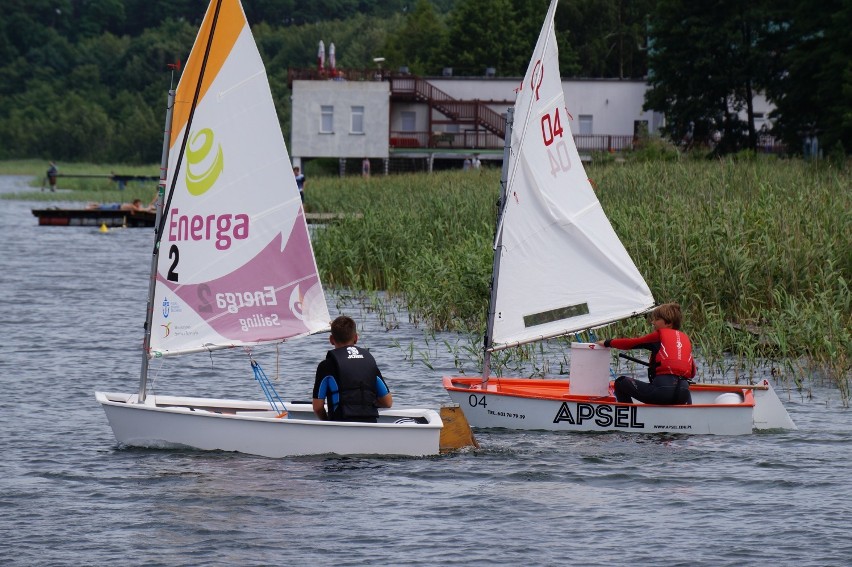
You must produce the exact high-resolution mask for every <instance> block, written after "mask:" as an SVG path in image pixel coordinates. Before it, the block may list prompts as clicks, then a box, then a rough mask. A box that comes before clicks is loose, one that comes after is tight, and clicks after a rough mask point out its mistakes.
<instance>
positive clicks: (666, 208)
mask: <svg viewBox="0 0 852 567" xmlns="http://www.w3.org/2000/svg"><path fill="white" fill-rule="evenodd" d="M588 173H589V176H590V178H592V179H593V181H594V183H595V185H596V187H597V189H598V195H599V198H600V200H601V203H602V205H603V207H604V209H605V211H606V212H607V215H608V216H609V218H610V220H611V222H612V224H613V227H614V228H615V230H616V232H617V233H618V234H619V236H620V237H621V239H622V241H623V242H624V244H625V246H626V248H627V250H628V252H629V253H630V255H631V257H632V258H633V259H634V261H635V262H636V264H637V267H638V268H639V270H640V271H641V272H642V274H643V275H644V276H645V279H646V281H647V282H648V284H649V286H650V287H651V290H652V291H653V293H654V297H655V298H656V299H657V301H659V302H664V301H677V302H679V303H680V304H681V306H682V307H683V309H684V314H685V328H686V330H687V331H688V332H689V333H690V335H691V336H692V337H693V340H694V342H695V345H696V347H697V348H696V350H697V353H698V356H699V358H700V359H701V360H700V362H702V365H701V366H702V369H703V371H702V374H703V375H702V377H701V378H702V379H703V380H709V381H712V380H715V379H717V378H721V377H723V376H724V377H725V379H730V377H731V376H732V375H733V376H734V377H735V379H737V380H740V379H742V380H747V379H749V378H753V377H754V376H755V375H756V374H757V373H758V372H760V373H763V372H765V371H766V370H767V369H766V368H763V367H764V366H767V365H768V366H769V367H770V369H771V372H772V373H773V374H777V375H779V376H781V377H783V378H785V379H788V380H790V381H791V382H793V383H794V384H795V385H796V386H799V387H800V388H805V389H806V388H807V384H806V383H805V378H810V379H812V380H826V381H829V382H830V383H833V384H836V385H837V387H838V389H839V391H840V394H841V398H842V400H844V403H847V404H848V400H849V377H850V371H851V370H852V359H850V352H852V331H850V329H851V328H852V294H850V289H849V285H850V281H852V213H850V211H852V190H850V187H852V183H850V182H852V179H850V177H852V176H850V172H849V170H848V169H843V168H838V167H835V166H831V165H828V164H812V163H805V162H802V161H795V160H777V159H756V158H752V159H743V160H733V159H729V160H721V161H703V160H681V161H667V162H659V161H656V162H637V163H625V164H606V165H602V166H592V167H591V168H590V169H589V171H588ZM308 187H309V188H308V190H307V205H306V206H307V207H308V209H309V210H316V211H330V212H359V213H362V214H363V217H362V218H360V219H357V218H352V219H349V220H345V221H343V222H341V223H339V224H334V225H330V226H328V227H326V228H325V229H324V230H320V231H318V233H317V237H316V239H315V250H316V255H317V261H318V264H319V266H320V270H321V271H322V277H323V280H324V281H325V282H326V283H327V284H328V285H331V286H338V287H344V288H349V289H358V290H365V291H368V292H369V291H377V290H386V291H387V292H388V294H389V295H390V296H391V297H392V298H394V300H396V301H400V302H401V303H402V304H403V305H404V306H405V307H406V309H407V310H408V312H409V316H410V317H412V318H413V319H414V320H415V321H417V322H421V323H423V324H424V326H425V327H426V328H427V329H432V330H455V331H460V332H461V333H462V334H463V335H464V334H467V335H468V336H470V337H479V336H481V333H482V330H483V329H484V320H485V310H486V305H487V300H488V299H487V298H488V282H489V279H490V275H491V261H492V251H491V242H492V238H493V232H494V214H495V204H496V199H497V196H498V189H499V170H498V169H496V168H495V169H486V170H483V171H482V173H481V174H477V173H471V172H461V171H453V172H443V173H434V174H431V175H429V174H413V175H404V176H393V177H380V176H376V177H373V178H370V179H362V178H344V179H340V178H317V177H315V178H312V179H311V182H310V184H309V186H308ZM648 329H649V327H648V325H647V322H646V321H644V320H643V319H641V318H640V319H633V320H630V321H627V322H624V323H621V324H618V325H616V326H614V327H612V328H610V329H607V330H606V331H605V332H606V333H607V335H616V334H617V335H623V334H628V333H631V334H632V333H640V332H646V331H647V330H648ZM477 340H478V338H477ZM447 348H450V350H453V349H456V350H463V351H466V352H467V353H468V354H469V353H470V352H473V351H476V350H477V348H478V345H475V346H474V345H470V344H468V345H465V346H462V347H459V346H458V345H456V346H452V345H447ZM516 356H517V357H520V358H522V359H526V360H532V361H533V364H532V365H533V367H538V366H537V363H536V362H535V357H536V354H535V349H525V350H524V349H522V350H521V352H520V353H519V354H517V355H516ZM421 358H422V357H421ZM505 363H506V364H510V363H511V361H510V360H508V359H507V360H506V361H505ZM560 366H561V364H560ZM547 371H551V372H552V371H554V369H553V368H544V367H542V368H541V372H542V373H545V372H547Z"/></svg>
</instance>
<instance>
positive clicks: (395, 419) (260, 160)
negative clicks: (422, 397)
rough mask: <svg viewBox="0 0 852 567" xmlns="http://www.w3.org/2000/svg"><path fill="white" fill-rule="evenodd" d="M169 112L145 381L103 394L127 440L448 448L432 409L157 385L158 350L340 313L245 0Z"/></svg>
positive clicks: (322, 448)
mask: <svg viewBox="0 0 852 567" xmlns="http://www.w3.org/2000/svg"><path fill="white" fill-rule="evenodd" d="M169 110H170V112H169V116H168V117H167V121H166V132H165V136H164V138H165V139H164V149H163V174H162V179H161V182H160V199H159V204H158V215H157V226H158V230H157V232H156V236H155V246H154V254H153V259H152V266H151V274H152V276H151V282H150V290H149V298H148V312H147V320H146V327H145V329H146V334H145V341H144V351H143V357H142V373H141V380H140V387H139V391H138V393H110V392H96V394H95V395H96V399H97V401H98V402H100V404H101V406H102V407H103V409H104V411H105V412H106V415H107V418H108V420H109V423H110V425H111V427H112V430H113V432H114V434H115V438H116V440H117V441H118V443H119V444H120V445H125V446H144V447H173V446H186V447H193V448H198V449H208V450H217V449H218V450H223V451H239V452H243V453H250V454H255V455H263V456H267V457H284V456H291V455H309V454H324V453H336V454H341V455H343V454H367V455H369V454H382V455H434V454H437V453H438V452H439V448H440V435H441V432H442V429H443V425H444V424H443V421H442V419H441V416H440V415H439V413H438V412H436V411H435V410H431V409H388V410H380V417H379V420H378V423H375V424H372V423H343V422H333V421H320V420H318V419H317V418H315V417H314V413H313V410H312V407H311V404H310V402H307V403H296V402H294V403H284V402H283V401H281V400H280V398H278V396H277V394H274V396H272V395H269V394H267V398H268V401H253V400H231V399H210V398H192V397H176V396H161V395H154V394H153V393H151V394H150V395H149V393H148V392H147V381H148V366H149V358H159V357H171V356H179V355H183V354H187V353H193V352H205V351H212V350H216V349H225V348H232V347H251V346H255V345H262V344H270V343H272V344H274V343H280V342H283V341H290V340H293V339H298V338H300V337H305V336H307V335H310V334H313V333H318V332H322V331H326V330H328V329H329V319H330V317H329V313H328V308H327V306H326V300H325V295H324V293H323V288H322V284H321V282H320V279H319V275H318V273H317V266H316V261H315V259H314V255H313V249H312V248H311V243H310V238H309V234H308V230H307V225H306V223H305V217H304V212H303V210H302V206H301V200H300V198H299V192H298V189H297V187H296V182H295V178H294V175H293V173H292V167H291V163H290V157H289V155H288V153H287V148H286V146H285V143H284V138H283V135H282V133H281V129H280V126H279V124H278V117H277V115H276V112H275V107H274V105H273V100H272V95H271V91H270V88H269V83H268V80H267V77H266V70H265V68H264V65H263V62H262V60H261V58H260V54H259V52H258V50H257V46H256V44H255V41H254V38H253V36H252V34H251V31H250V29H249V26H248V23H247V21H246V17H245V13H244V11H243V8H242V5H241V4H240V2H239V0H212V2H211V3H210V6H209V7H208V10H207V13H206V15H205V17H204V21H203V23H202V25H201V28H200V31H199V33H198V36H197V38H196V40H195V44H194V46H193V48H192V53H191V54H190V57H189V59H188V61H187V65H186V68H185V69H184V72H183V75H182V78H181V80H180V83H179V85H178V88H177V91H176V92H175V91H171V92H170V100H169ZM167 182H168V184H169V185H170V188H169V190H168V192H167V191H166V185H167ZM252 366H253V367H254V368H255V369H257V367H256V366H255V365H254V364H253V365H252ZM246 368H247V369H248V365H247V366H246ZM256 371H257V370H256ZM266 387H271V384H269V383H268V381H266ZM266 387H265V390H266ZM273 393H274V389H273ZM456 421H458V420H456ZM468 431H469V429H468Z"/></svg>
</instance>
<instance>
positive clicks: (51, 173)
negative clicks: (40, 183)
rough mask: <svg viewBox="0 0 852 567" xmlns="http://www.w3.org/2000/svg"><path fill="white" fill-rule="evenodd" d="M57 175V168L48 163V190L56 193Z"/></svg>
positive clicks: (53, 164) (54, 164)
mask: <svg viewBox="0 0 852 567" xmlns="http://www.w3.org/2000/svg"><path fill="white" fill-rule="evenodd" d="M58 174H59V168H57V167H56V163H54V162H50V167H48V168H47V174H46V175H47V182H48V184H49V185H50V190H51V191H52V192H53V191H56V176H57V175H58Z"/></svg>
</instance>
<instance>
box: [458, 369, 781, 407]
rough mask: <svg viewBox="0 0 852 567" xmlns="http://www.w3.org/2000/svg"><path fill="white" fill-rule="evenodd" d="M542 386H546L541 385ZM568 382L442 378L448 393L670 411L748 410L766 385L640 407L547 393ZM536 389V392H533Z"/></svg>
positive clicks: (717, 387) (709, 387) (720, 387)
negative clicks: (705, 399)
mask: <svg viewBox="0 0 852 567" xmlns="http://www.w3.org/2000/svg"><path fill="white" fill-rule="evenodd" d="M501 380H509V381H512V382H514V383H518V384H521V383H523V384H524V385H525V386H526V387H513V386H512V385H506V384H501ZM457 382H462V383H469V386H459V385H456V384H457ZM543 383H548V384H547V385H544V384H543ZM568 383H569V381H568V380H559V379H556V380H551V379H546V378H491V379H490V380H489V381H488V383H487V385H486V389H485V390H483V389H482V388H481V385H482V382H481V378H468V377H454V376H444V378H443V385H444V388H445V389H446V390H448V391H454V392H471V393H480V394H488V395H495V396H505V397H513V398H524V399H529V400H551V401H555V402H565V401H568V402H586V403H592V404H605V405H612V406H627V407H632V406H643V407H654V408H674V409H689V408H724V407H733V408H737V407H748V408H754V406H755V398H754V390H766V389H768V387H767V386H745V385H740V384H694V385H691V386H690V390H691V391H693V392H695V391H700V390H704V391H711V392H712V391H716V392H721V393H726V392H732V393H737V394H740V395H741V396H742V397H743V399H742V401H741V402H739V403H736V404H715V403H714V404H689V405H686V404H643V403H631V402H619V401H616V399H615V397H614V396H585V395H576V394H570V393H565V394H561V393H560V394H552V393H548V391H550V390H556V389H559V390H563V391H564V390H565V389H567V387H568ZM536 389H539V390H538V391H537V392H536V391H535V390H536Z"/></svg>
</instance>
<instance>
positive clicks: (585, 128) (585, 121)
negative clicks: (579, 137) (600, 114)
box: [577, 114, 592, 135]
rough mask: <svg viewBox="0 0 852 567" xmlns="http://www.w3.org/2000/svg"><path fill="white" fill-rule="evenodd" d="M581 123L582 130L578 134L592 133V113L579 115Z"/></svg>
mask: <svg viewBox="0 0 852 567" xmlns="http://www.w3.org/2000/svg"><path fill="white" fill-rule="evenodd" d="M577 119H578V121H579V123H580V131H579V132H577V133H578V134H583V135H590V134H591V133H592V115H591V114H581V115H580V116H578V117H577Z"/></svg>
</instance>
